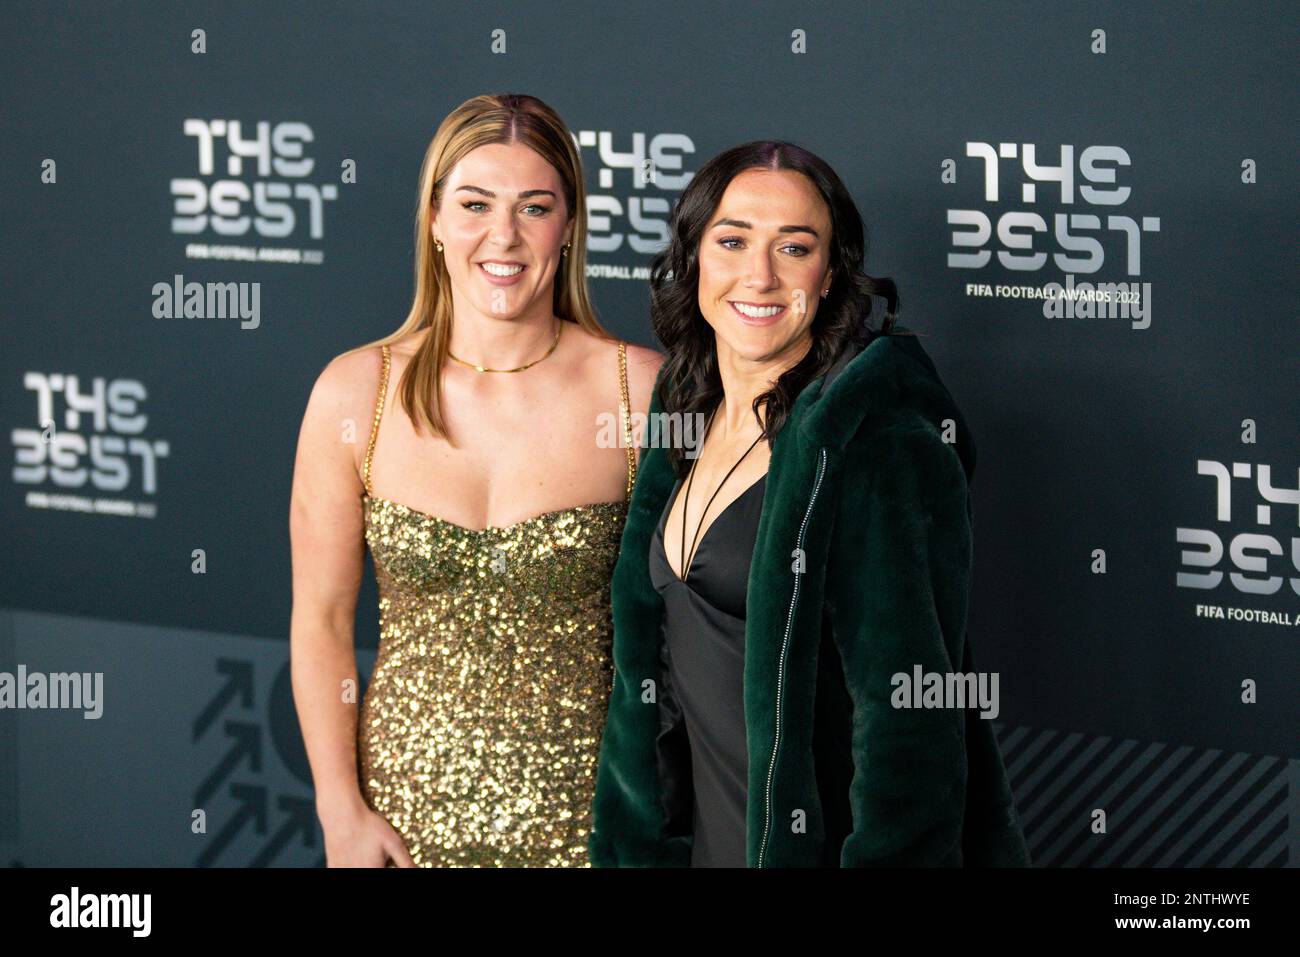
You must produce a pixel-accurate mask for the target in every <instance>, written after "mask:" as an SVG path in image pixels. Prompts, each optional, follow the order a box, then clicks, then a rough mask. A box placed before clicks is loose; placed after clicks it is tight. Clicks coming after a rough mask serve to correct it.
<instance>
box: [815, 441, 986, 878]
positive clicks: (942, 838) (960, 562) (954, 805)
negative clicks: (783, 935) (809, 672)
mask: <svg viewBox="0 0 1300 957" xmlns="http://www.w3.org/2000/svg"><path fill="white" fill-rule="evenodd" d="M880 437H881V438H882V439H883V441H880V442H874V443H871V448H870V449H869V450H868V449H863V450H862V453H861V458H860V459H858V461H857V462H856V463H855V462H853V461H852V460H850V461H848V462H847V463H846V467H847V471H846V475H847V476H848V477H847V478H846V483H847V484H846V485H845V486H844V488H843V489H842V496H841V501H840V516H839V519H838V521H837V523H836V529H837V530H836V537H835V542H836V544H835V546H834V547H833V549H832V552H831V555H830V561H831V564H830V566H829V572H830V575H831V580H832V581H833V582H835V585H834V590H833V592H832V594H831V596H830V597H831V620H832V629H833V631H832V633H833V636H834V639H835V642H836V644H837V646H838V648H839V652H840V655H841V657H842V659H843V663H844V677H845V682H846V684H847V687H848V691H849V694H850V696H851V697H852V699H853V727H852V751H853V769H854V773H853V779H852V783H851V785H850V806H851V808H852V812H853V831H852V833H851V834H850V835H849V837H848V838H847V839H846V840H845V842H844V845H843V848H842V850H841V861H840V863H841V866H842V867H879V866H885V867H899V866H961V864H962V820H963V809H964V802H965V791H966V774H967V768H966V748H965V742H964V722H965V720H966V714H965V711H964V710H963V709H960V708H933V709H925V708H913V709H903V708H895V707H894V706H893V705H892V703H891V696H892V695H893V694H894V690H895V686H894V684H893V683H892V680H891V679H892V677H893V676H894V675H895V674H899V673H902V674H906V675H907V676H908V678H909V680H910V679H911V676H912V674H913V668H914V666H916V665H920V666H921V670H922V672H925V673H928V672H938V673H940V674H945V675H946V674H947V673H948V672H950V671H952V670H954V668H955V667H960V663H961V661H962V646H963V643H964V635H965V628H966V609H967V599H968V596H969V588H970V569H971V559H972V528H971V519H970V511H969V494H968V488H967V482H966V473H965V470H964V468H963V465H962V462H961V460H960V458H959V457H958V455H957V453H956V451H955V450H954V449H953V448H951V447H950V446H948V445H947V444H946V443H945V442H944V441H943V439H942V438H941V437H940V435H939V433H938V431H937V430H935V429H934V428H933V427H932V426H930V425H929V424H928V423H921V422H919V421H918V422H915V423H910V424H900V425H899V426H896V427H894V428H892V429H889V430H887V431H885V432H882V433H881V434H880ZM868 470H869V477H868ZM859 482H861V483H862V485H863V486H865V488H863V487H861V486H858V487H855V485H856V483H859ZM954 663H956V664H954Z"/></svg>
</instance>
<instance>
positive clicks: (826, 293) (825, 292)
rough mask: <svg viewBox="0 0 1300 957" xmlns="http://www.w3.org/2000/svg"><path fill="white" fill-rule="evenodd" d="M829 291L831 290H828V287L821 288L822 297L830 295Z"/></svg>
mask: <svg viewBox="0 0 1300 957" xmlns="http://www.w3.org/2000/svg"><path fill="white" fill-rule="evenodd" d="M830 293H831V291H830V290H829V289H823V290H822V298H823V299H825V298H826V297H827V296H829V295H830Z"/></svg>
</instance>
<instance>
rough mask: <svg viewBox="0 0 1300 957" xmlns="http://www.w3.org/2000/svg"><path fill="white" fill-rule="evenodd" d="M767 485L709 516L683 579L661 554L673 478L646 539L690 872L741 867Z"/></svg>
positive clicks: (752, 489) (759, 485) (761, 483)
mask: <svg viewBox="0 0 1300 957" xmlns="http://www.w3.org/2000/svg"><path fill="white" fill-rule="evenodd" d="M766 484H767V476H766V475H764V476H762V477H761V478H759V479H758V480H757V481H756V482H755V483H754V484H753V485H751V486H750V487H749V488H747V489H746V490H745V491H744V492H742V493H741V494H740V496H739V497H738V498H737V499H735V500H734V501H733V502H731V503H730V504H729V505H728V506H727V507H726V508H725V509H723V511H722V513H721V514H719V515H718V516H717V518H715V519H714V521H713V524H712V525H710V526H709V527H708V529H707V530H706V531H705V532H704V535H703V537H702V538H701V539H700V541H699V544H698V545H697V546H696V552H695V556H694V558H693V559H692V561H691V567H690V568H689V569H687V570H686V579H685V581H683V580H681V579H679V578H678V577H677V575H676V574H675V573H674V572H673V570H672V567H671V566H670V565H669V564H668V557H667V555H666V554H665V552H664V523H665V522H666V521H667V519H668V514H669V513H670V512H671V511H672V507H673V502H674V501H675V500H676V498H677V494H678V492H679V491H680V489H681V487H682V482H681V480H678V482H677V485H676V486H675V487H674V489H673V492H672V494H670V495H669V496H668V504H667V505H666V506H665V507H664V512H663V515H662V516H660V518H659V527H658V528H657V529H656V530H655V534H654V536H653V538H652V539H651V541H650V556H649V561H650V581H651V583H652V584H653V585H654V587H655V590H656V591H658V592H659V594H660V595H661V596H662V597H663V600H664V617H663V624H662V634H663V639H664V642H665V658H666V661H667V664H668V669H667V678H668V681H669V682H670V683H671V684H672V687H673V689H674V693H675V696H676V698H677V701H678V703H679V705H680V707H681V710H682V715H683V717H684V719H685V726H686V737H687V740H688V742H689V745H690V752H691V771H692V779H693V790H694V796H695V809H694V812H693V815H692V823H693V828H692V830H693V834H694V840H693V843H692V846H691V866H692V867H744V866H745V822H746V816H747V810H746V792H747V787H746V784H747V779H748V772H749V756H748V751H747V748H746V735H745V593H746V590H747V586H748V583H749V566H750V561H751V559H752V558H753V554H754V542H755V540H756V538H757V534H758V520H759V516H760V515H761V514H762V511H763V490H764V487H765V486H766Z"/></svg>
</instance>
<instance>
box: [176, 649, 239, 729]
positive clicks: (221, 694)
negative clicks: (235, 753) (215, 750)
mask: <svg viewBox="0 0 1300 957" xmlns="http://www.w3.org/2000/svg"><path fill="white" fill-rule="evenodd" d="M217 671H218V672H219V673H220V674H223V675H225V676H226V680H225V682H224V683H223V684H222V686H221V688H220V689H219V690H218V691H217V693H216V695H214V696H213V698H212V700H211V701H209V702H208V703H207V704H206V705H204V707H203V710H202V711H200V712H199V716H198V717H197V718H195V719H194V734H193V737H192V738H191V740H193V741H198V740H199V738H201V737H203V733H204V732H205V731H207V730H208V727H209V726H210V725H211V724H212V722H214V721H216V720H217V716H218V715H219V714H221V712H222V711H223V710H224V709H225V707H226V706H227V705H228V704H230V702H231V701H232V700H234V698H235V696H236V695H238V696H239V703H240V706H241V707H243V709H244V710H245V711H248V710H251V709H252V707H253V663H252V662H251V661H236V660H234V659H233V658H218V659H217Z"/></svg>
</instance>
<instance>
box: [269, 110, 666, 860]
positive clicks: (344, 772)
mask: <svg viewBox="0 0 1300 957" xmlns="http://www.w3.org/2000/svg"><path fill="white" fill-rule="evenodd" d="M586 215H587V214H586V203H585V193H584V188H583V177H582V170H581V165H580V160H579V157H578V154H577V151H576V148H575V146H574V143H573V140H572V137H571V136H570V134H569V133H568V131H567V129H566V127H565V125H564V123H563V122H562V121H561V120H560V118H559V117H558V116H557V115H556V113H555V112H554V110H552V109H551V108H550V107H548V106H547V105H546V104H544V103H542V102H541V101H540V100H537V99H536V98H534V97H530V96H521V95H496V96H479V97H474V98H473V99H471V100H468V101H466V102H465V103H463V104H462V105H461V106H459V107H458V108H457V109H456V110H454V111H453V112H452V113H451V114H450V115H449V116H448V117H447V118H446V119H445V120H444V121H443V123H442V124H441V125H440V126H439V128H438V130H437V132H436V134H435V135H434V137H433V140H432V142H431V143H430V144H429V147H428V150H427V151H426V153H425V158H424V164H423V167H422V169H421V174H420V193H419V206H418V212H417V217H416V218H417V223H418V234H417V236H416V247H415V248H416V283H415V301H414V304H413V306H412V308H411V311H410V314H409V315H408V316H407V318H406V321H405V322H404V323H403V324H402V325H401V327H400V328H399V329H397V331H396V332H394V333H393V334H392V335H389V336H387V337H385V338H383V339H380V340H378V341H377V342H374V343H370V344H368V345H366V346H362V347H359V348H357V349H353V350H351V351H349V352H346V353H344V354H342V355H340V356H339V357H337V358H336V359H334V360H333V361H332V362H330V363H329V365H328V366H327V367H326V368H325V369H324V371H323V372H321V374H320V377H319V378H318V379H317V381H316V384H315V387H314V389H313V390H312V393H311V397H310V399H309V401H308V404H307V409H306V413H305V415H304V418H303V424H302V430H301V434H300V437H299V445H298V454H297V461H296V464H295V467H294V481H293V496H292V503H291V507H290V513H291V514H290V532H291V537H292V545H293V619H292V629H291V648H292V673H293V687H294V699H295V702H296V706H297V709H298V715H299V720H300V723H301V725H302V732H303V738H304V741H305V743H306V748H307V754H308V758H309V760H310V763H311V768H312V775H313V778H314V781H315V786H316V805H317V811H318V814H319V816H320V820H321V824H322V827H323V829H324V833H325V848H326V857H327V863H328V865H329V866H384V865H386V864H396V865H398V866H458V865H459V866H555V867H566V866H585V865H587V864H588V859H587V837H588V832H589V830H590V812H591V801H592V794H593V789H594V783H595V769H596V763H597V756H598V750H599V745H600V736H601V733H602V728H603V722H604V718H605V714H606V709H607V705H608V698H609V691H610V684H611V681H612V677H613V673H612V665H611V660H610V643H611V623H610V609H609V583H610V577H611V572H612V569H613V565H614V562H615V559H616V556H617V551H618V545H619V541H620V537H621V535H622V530H623V524H624V519H625V516H626V509H627V500H628V497H629V495H630V491H631V488H632V484H633V481H634V478H635V472H636V465H637V459H636V453H635V450H634V448H633V443H632V442H631V441H630V425H631V420H632V414H633V412H640V413H644V411H645V409H646V408H647V406H648V405H649V397H650V390H651V388H652V386H653V383H654V380H655V377H656V375H657V373H658V369H659V364H660V362H661V360H662V357H661V356H660V355H659V354H658V353H656V352H654V351H652V350H649V349H644V348H640V347H638V346H634V345H629V344H627V343H624V342H619V341H617V340H614V339H612V338H611V337H610V336H609V335H608V334H606V333H605V331H604V330H603V329H602V328H601V326H600V323H599V322H598V321H597V319H596V316H595V313H594V311H593V309H592V306H591V304H590V301H589V299H588V295H587V290H586V287H585V278H584V276H585V255H584V250H585V248H586ZM609 417H617V418H616V419H615V420H616V421H617V422H618V423H619V424H620V428H621V430H622V431H623V438H622V440H621V441H619V442H616V443H615V442H608V441H602V440H600V438H599V437H600V436H601V434H602V432H603V433H604V434H608V430H607V429H606V430H602V429H601V428H600V423H601V422H602V421H608V420H609ZM366 545H368V546H369V548H370V552H371V556H372V560H373V563H374V570H375V577H376V580H377V582H378V586H379V599H380V600H379V616H380V645H379V652H378V657H377V660H376V662H375V668H374V673H373V675H372V676H371V679H370V682H369V684H368V686H367V688H366V690H365V695H364V698H363V699H362V701H361V702H360V708H358V706H357V704H356V697H355V694H353V693H351V692H352V689H354V688H355V687H356V679H357V669H356V657H355V653H354V648H353V621H354V612H355V608H356V600H357V593H358V587H359V584H360V580H361V573H362V563H363V558H364V552H365V546H366Z"/></svg>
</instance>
